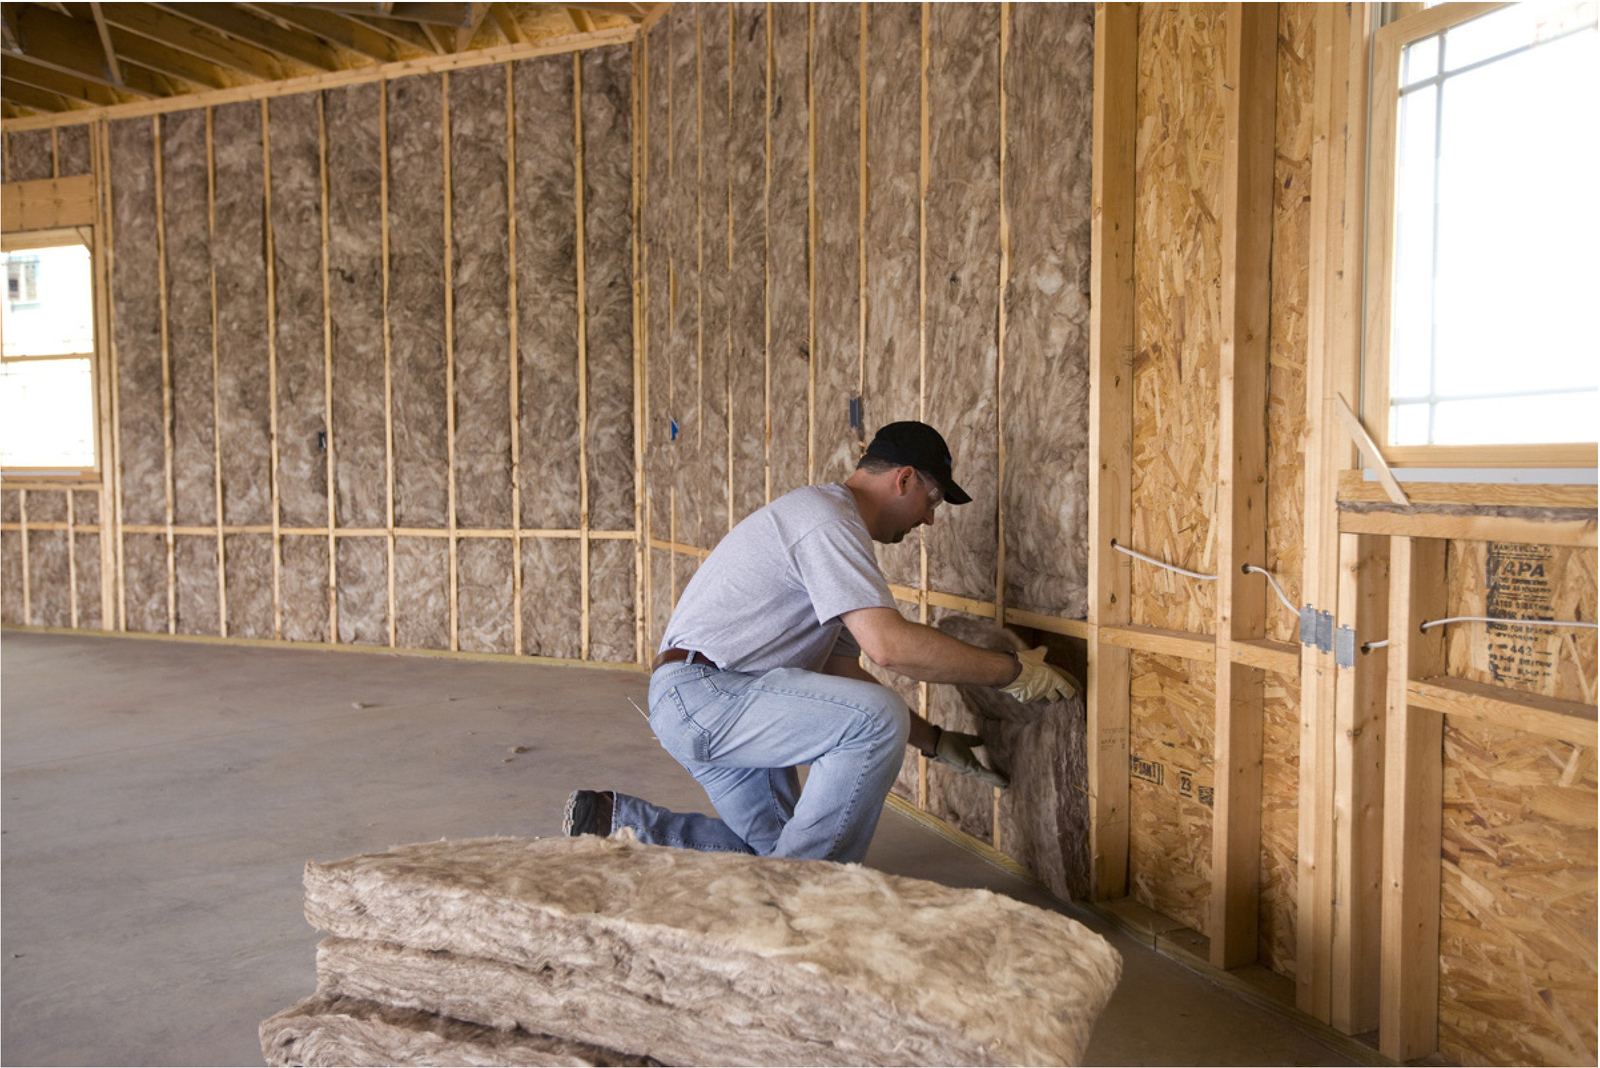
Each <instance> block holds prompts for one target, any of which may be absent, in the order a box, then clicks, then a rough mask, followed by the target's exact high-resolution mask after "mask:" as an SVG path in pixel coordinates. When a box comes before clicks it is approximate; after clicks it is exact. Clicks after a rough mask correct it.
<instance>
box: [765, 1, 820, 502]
mask: <svg viewBox="0 0 1600 1068" xmlns="http://www.w3.org/2000/svg"><path fill="white" fill-rule="evenodd" d="M771 10H772V35H773V41H772V75H771V77H772V98H771V107H770V109H769V111H768V113H767V121H768V131H769V132H768V136H769V137H771V139H772V151H771V153H770V156H769V159H770V165H771V168H772V174H771V178H770V182H769V185H768V194H767V212H768V216H767V218H768V227H769V229H768V232H767V300H768V314H769V315H770V316H771V320H772V326H771V329H772V341H771V347H770V350H769V352H770V356H769V359H770V361H771V376H772V387H771V398H772V399H771V403H770V404H769V406H768V409H767V411H768V415H769V417H770V418H771V421H772V423H771V429H770V432H769V434H768V439H767V448H768V453H769V456H770V462H771V468H772V496H774V497H777V496H781V495H782V494H784V493H787V492H788V491H789V490H792V489H794V488H795V487H797V486H803V485H805V484H806V483H807V481H808V477H807V473H806V458H807V453H806V435H807V425H808V424H807V420H808V400H807V398H808V390H809V382H810V361H811V337H810V333H809V331H810V322H809V315H810V311H809V308H810V305H809V298H808V271H809V268H810V253H809V246H808V244H807V237H806V233H807V225H808V224H807V218H808V215H807V213H808V211H809V207H808V205H809V193H808V184H807V182H808V179H807V175H808V173H809V168H808V165H807V159H808V156H807V152H808V149H807V144H808V140H809V138H810V136H811V131H810V126H811V115H810V111H809V110H808V108H807V103H806V85H807V79H808V63H809V59H808V53H809V28H808V24H807V12H806V7H805V6H804V5H802V4H774V5H773V6H772V9H771Z"/></svg>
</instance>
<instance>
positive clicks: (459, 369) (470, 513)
mask: <svg viewBox="0 0 1600 1068" xmlns="http://www.w3.org/2000/svg"><path fill="white" fill-rule="evenodd" d="M506 137H507V130H506V72H505V68H503V67H480V68H478V69H476V70H470V71H463V72H461V73H459V74H452V75H450V193H451V218H452V227H451V242H452V252H451V255H452V256H453V257H454V261H453V262H454V267H453V270H452V275H453V277H452V285H453V286H454V289H453V298H454V299H453V304H452V314H453V316H454V319H453V322H454V329H455V335H454V344H455V422H456V440H455V477H456V522H457V524H459V525H460V526H463V527H489V528H497V529H504V528H506V527H509V526H511V525H512V522H513V520H512V517H511V358H510V350H509V346H508V343H507V339H508V338H509V337H510V334H511V308H510V300H511V260H510V253H511V247H510V245H511V237H510V228H509V225H508V222H507V213H508V211H509V208H508V202H507V189H506V181H507V176H506V153H507V145H506ZM504 564H505V575H504V578H505V581H506V583H507V586H506V588H507V590H509V589H510V585H509V583H510V579H511V557H510V554H509V550H508V551H507V553H506V555H505V557H504ZM463 570H464V566H463ZM486 577H487V576H486ZM495 581H498V579H496V580H495ZM508 604H509V602H508ZM506 618H507V619H509V618H510V613H509V612H508V613H507V614H506ZM509 634H510V631H509V629H508V630H507V635H508V636H509ZM506 651H509V649H508V650H506Z"/></svg>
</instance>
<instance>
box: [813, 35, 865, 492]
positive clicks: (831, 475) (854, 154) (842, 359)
mask: <svg viewBox="0 0 1600 1068" xmlns="http://www.w3.org/2000/svg"><path fill="white" fill-rule="evenodd" d="M812 11H813V17H814V19H815V28H814V30H813V35H814V36H813V41H812V52H811V91H812V96H813V111H812V121H813V122H815V123H816V130H815V131H814V136H815V144H816V161H815V172H814V176H813V180H814V182H815V188H816V212H817V213H816V248H815V256H816V264H815V269H816V305H815V319H816V340H815V344H814V346H813V349H812V361H813V364H814V367H815V372H814V373H815V375H816V381H817V392H816V407H815V411H814V415H813V426H812V433H813V434H814V435H815V446H814V456H813V463H812V480H813V481H816V482H838V481H841V480H843V479H844V478H846V477H848V475H849V474H850V472H851V471H852V470H854V469H855V465H856V458H857V457H858V456H859V455H860V446H859V445H857V443H856V434H855V431H853V430H851V429H850V398H852V397H854V396H856V395H857V393H858V392H859V389H860V381H861V344H860V340H859V330H860V319H861V302H860V290H861V270H860V268H861V241H860V214H861V212H860V197H861V9H860V7H859V6H857V5H853V4H818V5H816V6H815V7H814V8H813V9H812Z"/></svg>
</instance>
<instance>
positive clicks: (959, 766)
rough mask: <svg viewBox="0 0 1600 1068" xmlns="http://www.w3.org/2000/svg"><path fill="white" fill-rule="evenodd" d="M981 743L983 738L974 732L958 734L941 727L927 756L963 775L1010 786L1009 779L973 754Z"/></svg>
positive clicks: (1002, 785)
mask: <svg viewBox="0 0 1600 1068" xmlns="http://www.w3.org/2000/svg"><path fill="white" fill-rule="evenodd" d="M982 744H983V739H982V738H980V737H978V736H977V735H976V734H960V733H958V732H956V731H947V730H944V729H942V728H941V729H940V731H939V744H938V745H937V746H936V747H935V748H934V751H933V752H932V753H929V754H928V757H929V759H931V760H933V761H935V762H937V763H940V764H943V765H944V766H945V767H948V768H954V769H955V770H956V771H959V772H960V773H961V774H963V775H970V776H972V777H973V778H974V779H977V780H978V781H980V782H985V783H988V784H989V785H990V786H998V787H1000V788H1001V789H1004V788H1005V787H1007V786H1010V785H1011V780H1010V779H1008V778H1007V777H1006V776H1005V775H1003V774H1001V773H1000V772H998V771H995V770H994V769H993V768H989V767H985V766H984V765H983V763H982V762H980V761H979V760H978V758H977V757H976V756H974V755H973V752H972V751H973V750H974V749H976V748H977V747H978V746H980V745H982Z"/></svg>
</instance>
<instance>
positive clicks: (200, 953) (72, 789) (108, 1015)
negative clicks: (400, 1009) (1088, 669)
mask: <svg viewBox="0 0 1600 1068" xmlns="http://www.w3.org/2000/svg"><path fill="white" fill-rule="evenodd" d="M0 653H3V675H0V687H3V690H0V696H3V739H0V740H3V779H0V785H3V795H4V807H3V809H0V823H3V838H0V855H3V870H0V878H3V884H4V913H3V949H0V952H3V957H4V962H3V963H4V968H3V983H4V985H3V995H0V996H3V1011H4V1022H3V1040H0V1058H3V1061H4V1063H6V1064H39V1065H57V1064H60V1065H73V1064H80V1065H93V1064H127V1065H136V1064H170V1065H188V1064H196V1065H206V1064H213V1065H216V1064H260V1063H261V1052H260V1047H259V1045H258V1042H257V1038H256V1026H257V1024H258V1023H259V1022H260V1021H261V1020H262V1019H264V1018H265V1017H267V1016H269V1015H271V1014H272V1013H274V1012H276V1011H278V1010H279V1009H282V1008H284V1007H286V1006H288V1005H289V1004H290V1003H292V1002H294V1001H296V1000H298V999H299V998H301V997H303V996H305V995H307V994H309V993H311V991H312V989H313V987H314V986H315V982H316V978H315V963H314V953H313V947H314V946H315V945H316V943H317V941H318V937H319V936H318V934H317V933H316V932H315V931H313V930H312V929H311V928H310V927H309V926H308V925H307V924H306V922H305V919H304V918H303V916H302V915H301V886H300V874H301V869H302V868H303V866H304V864H305V862H306V861H307V860H308V859H313V858H315V859H323V860H328V859H334V858H338V857H343V856H348V855H351V854H355V853H363V852H372V851H376V850H381V849H384V848H387V847H388V846H391V845H396V844H401V843H406V842H414V841H424V840H429V839H435V838H443V837H469V836H480V835H500V834H505V835H521V836H542V835H551V834H557V833H559V832H560V822H561V809H562V804H563V801H564V799H565V798H566V795H567V793H568V792H569V791H570V790H571V789H573V788H574V787H576V786H591V787H617V788H619V789H624V790H627V791H628V792H630V793H635V794H641V795H644V796H648V797H650V798H651V799H653V800H655V801H658V802H661V803H664V804H668V805H671V806H673V807H678V808H683V809H701V810H704V809H703V806H704V804H705V799H704V795H702V794H701V793H700V790H699V788H698V787H697V786H696V785H695V784H694V782H693V781H692V780H691V779H690V778H689V777H688V776H687V775H686V774H685V773H684V772H683V771H682V770H681V769H680V768H679V767H678V766H677V765H676V764H675V763H673V761H672V760H671V758H669V757H668V756H667V755H666V754H665V753H664V752H662V751H661V749H660V748H659V747H658V746H657V745H656V742H655V740H654V738H653V737H652V736H651V734H650V731H649V728H648V726H647V725H646V724H645V722H644V721H643V720H642V719H640V717H639V715H638V714H637V713H636V712H634V710H633V709H632V708H631V707H630V706H629V703H628V698H632V699H633V700H635V701H637V702H638V703H639V704H641V705H642V704H643V703H644V694H645V688H646V679H645V676H644V675H642V674H636V673H631V672H622V671H598V670H593V669H586V668H557V667H544V666H534V665H523V664H510V663H479V662H470V661H460V660H446V659H434V658H421V657H400V656H389V655H372V654H360V653H330V652H325V651H318V650H296V649H273V648H244V647H237V646H219V645H210V644H198V643H179V642H162V641H147V640H134V639H121V638H107V637H89V636H76V635H60V634H38V633H22V632H8V633H6V634H5V636H4V638H3V641H0ZM867 862H868V863H869V864H871V865H873V866H875V867H878V868H882V869H884V870H886V871H891V872H896V873H899V874H904V875H911V876H916V877H919V878H925V879H933V880H937V881H939V882H942V883H947V884H950V885H952V886H971V887H986V888H989V889H992V890H995V891H997V892H1001V893H1006V894H1010V895H1012V896H1014V897H1017V898H1020V899H1022V900H1025V901H1029V902H1032V903H1034V904H1037V905H1040V906H1041V907H1045V908H1055V909H1058V910H1060V911H1063V912H1065V913H1067V914H1068V915H1070V916H1073V917H1074V918H1076V919H1078V920H1080V921H1081V922H1083V923H1085V924H1087V925H1088V926H1089V927H1091V928H1093V929H1095V930H1097V931H1099V932H1100V933H1102V934H1104V935H1106V937H1108V938H1109V939H1110V940H1111V942H1112V944H1113V945H1115V946H1116V948H1117V949H1118V950H1119V951H1121V953H1122V955H1123V961H1124V971H1123V979H1122V983H1121V986H1120V987H1119V988H1118V991H1117V994H1116V995H1115V997H1114V998H1113V1000H1112V1002H1111V1005H1110V1006H1109V1008H1108V1009H1107V1010H1106V1013H1105V1015H1104V1016H1103V1017H1102V1018H1101V1021H1100V1025H1099V1027H1098V1028H1097V1030H1096V1033H1095V1037H1094V1041H1093V1042H1092V1044H1091V1045H1090V1047H1089V1056H1088V1061H1089V1063H1091V1064H1263V1065H1291V1064H1296V1065H1298V1064H1349V1063H1353V1062H1351V1061H1348V1060H1345V1059H1343V1058H1342V1057H1340V1056H1339V1055H1338V1054H1336V1053H1334V1052H1333V1051H1332V1050H1331V1049H1329V1048H1327V1047H1324V1046H1323V1045H1320V1044H1319V1043H1318V1042H1316V1041H1315V1040H1314V1039H1313V1038H1311V1037H1310V1036H1308V1035H1307V1034H1305V1033H1303V1032H1301V1031H1300V1030H1298V1029H1296V1028H1295V1027H1294V1026H1292V1025H1291V1024H1289V1023H1286V1022H1284V1021H1283V1020H1281V1019H1279V1018H1278V1017H1276V1016H1275V1015H1273V1014H1272V1013H1269V1012H1266V1011H1264V1010H1262V1009H1259V1008H1256V1007H1254V1006H1252V1005H1250V1004H1248V1003H1246V1002H1245V1001H1243V1000H1241V999H1239V998H1237V997H1236V996H1234V995H1233V994H1231V993H1229V992H1227V991H1226V990H1224V989H1222V988H1221V987H1220V986H1218V985H1216V984H1214V983H1212V982H1211V981H1209V980H1208V979H1205V978H1203V977H1202V976H1200V975H1197V974H1195V973H1194V972H1191V971H1189V970H1187V969H1185V968H1184V967H1182V966H1181V965H1179V964H1177V963H1174V962H1173V961H1171V960H1169V959H1167V958H1164V957H1161V956H1158V955H1157V954H1156V953H1154V952H1153V951H1152V950H1150V949H1148V948H1146V947H1145V946H1142V945H1140V944H1138V943H1136V942H1134V941H1133V940H1132V939H1130V938H1128V937H1127V936H1125V935H1123V934H1122V933H1120V932H1119V931H1117V930H1115V929H1112V928H1111V927H1109V926H1108V925H1107V923H1106V922H1105V921H1103V920H1101V919H1100V918H1099V917H1097V916H1095V915H1094V914H1092V913H1089V912H1087V911H1084V910H1082V909H1078V908H1074V907H1073V906H1070V905H1063V904H1061V903H1060V902H1057V901H1055V900H1054V899H1052V898H1050V897H1049V896H1048V895H1046V894H1044V893H1043V892H1042V891H1040V890H1038V889H1037V888H1035V887H1034V886H1032V885H1031V884H1029V883H1027V882H1025V881H1023V880H1020V879H1017V878H1015V877H1014V876H1011V875H1009V874H1007V873H1006V872H1003V871H1001V870H999V869H997V868H995V867H993V866H991V865H989V864H987V863H985V862H984V861H982V860H981V859H979V858H977V857H975V856H974V855H972V854H970V853H968V852H966V851H964V850H962V849H960V848H959V847H957V846H954V845H952V844H950V843H949V842H947V841H946V840H944V839H943V838H942V837H940V836H939V835H937V834H935V833H934V832H932V831H930V830H928V829H926V828H924V827H921V826H919V825H918V824H917V823H915V822H913V821H912V820H910V819H908V818H906V817H905V816H902V815H900V814H897V813H894V812H892V811H891V812H889V813H886V814H885V816H884V819H883V822H882V823H881V824H880V826H879V830H878V835H877V838H876V840H875V841H874V843H873V847H872V852H871V853H870V855H869V856H868V859H867Z"/></svg>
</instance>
